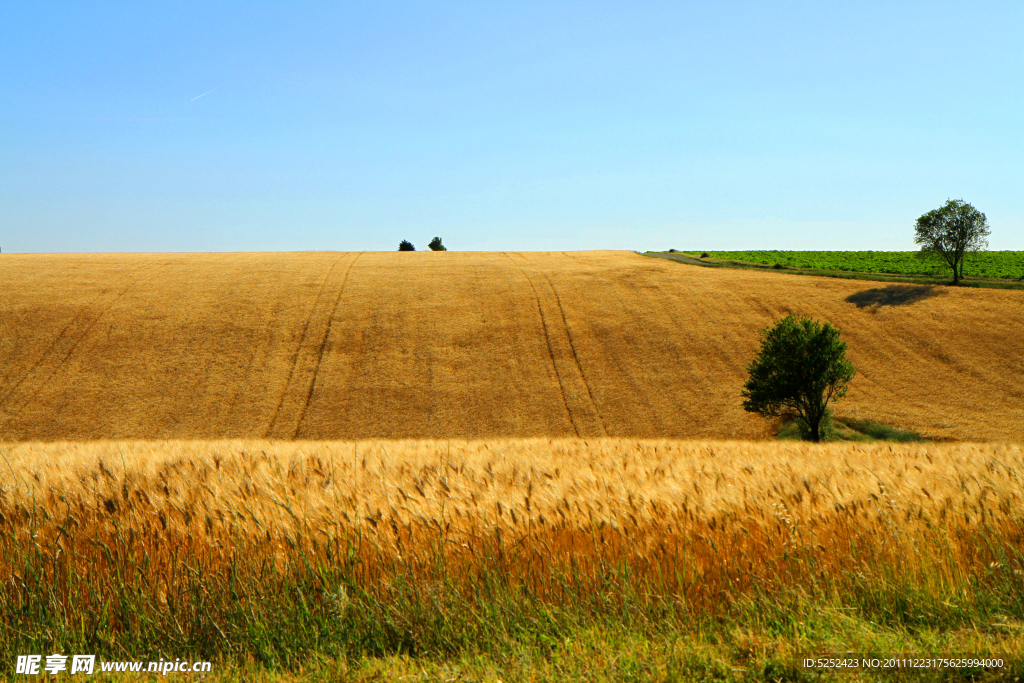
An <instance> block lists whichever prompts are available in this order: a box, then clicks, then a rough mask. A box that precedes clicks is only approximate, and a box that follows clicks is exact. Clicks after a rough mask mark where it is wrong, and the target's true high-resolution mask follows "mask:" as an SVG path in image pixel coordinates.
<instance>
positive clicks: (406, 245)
mask: <svg viewBox="0 0 1024 683" xmlns="http://www.w3.org/2000/svg"><path fill="white" fill-rule="evenodd" d="M398 251H416V247H414V246H413V245H412V242H410V241H409V240H402V241H401V242H399V243H398Z"/></svg>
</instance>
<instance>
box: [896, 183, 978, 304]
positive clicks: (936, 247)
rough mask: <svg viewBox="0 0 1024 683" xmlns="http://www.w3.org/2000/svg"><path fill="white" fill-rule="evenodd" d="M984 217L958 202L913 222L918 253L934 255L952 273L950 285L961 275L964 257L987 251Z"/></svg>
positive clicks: (965, 204)
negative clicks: (941, 259)
mask: <svg viewBox="0 0 1024 683" xmlns="http://www.w3.org/2000/svg"><path fill="white" fill-rule="evenodd" d="M988 235H989V227H988V221H987V220H986V219H985V214H983V213H982V212H980V211H978V210H977V209H975V208H974V207H973V206H971V205H970V204H968V203H966V202H965V201H963V200H962V199H950V200H949V201H947V202H946V203H945V204H944V205H943V206H942V207H940V208H938V209H935V210H933V211H929V212H928V213H926V214H924V215H923V216H921V217H920V218H918V219H917V224H916V225H915V235H914V242H916V243H917V244H920V245H921V251H923V252H928V253H932V254H938V255H939V256H941V257H942V258H943V260H944V261H945V262H946V263H947V264H948V265H949V266H950V267H951V268H952V269H953V284H954V285H955V284H959V282H960V278H961V277H963V274H964V270H963V268H964V262H963V258H964V254H965V253H967V252H969V251H971V252H977V251H981V250H983V249H987V248H988V240H986V239H985V238H986V237H988Z"/></svg>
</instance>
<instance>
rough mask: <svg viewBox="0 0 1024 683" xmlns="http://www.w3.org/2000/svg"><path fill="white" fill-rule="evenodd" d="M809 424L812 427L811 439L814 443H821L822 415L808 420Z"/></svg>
mask: <svg viewBox="0 0 1024 683" xmlns="http://www.w3.org/2000/svg"><path fill="white" fill-rule="evenodd" d="M807 426H809V427H810V428H811V441H813V442H814V443H821V432H820V431H819V428H820V427H821V417H820V416H815V417H813V418H811V419H809V420H808V421H807Z"/></svg>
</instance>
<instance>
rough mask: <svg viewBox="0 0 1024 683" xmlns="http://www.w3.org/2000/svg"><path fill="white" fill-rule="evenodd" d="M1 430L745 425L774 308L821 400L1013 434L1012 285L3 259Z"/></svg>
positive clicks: (491, 257) (205, 433)
mask: <svg viewBox="0 0 1024 683" xmlns="http://www.w3.org/2000/svg"><path fill="white" fill-rule="evenodd" d="M0 263H2V265H3V267H2V269H0V358H2V359H3V361H4V362H3V364H2V365H0V438H2V439H4V440H7V441H30V440H40V441H55V440H92V439H222V438H270V439H289V440H290V439H310V440H328V439H372V438H427V439H437V438H469V439H481V438H504V437H563V436H582V437H586V438H590V437H601V436H613V437H631V438H695V439H761V438H767V437H769V436H770V435H771V429H772V427H773V426H772V425H770V424H769V423H768V422H767V421H765V420H763V419H761V418H759V417H757V416H754V415H751V414H748V413H745V412H744V411H743V409H742V406H741V399H740V396H739V393H740V390H741V388H742V385H743V382H744V380H745V379H746V371H745V366H746V365H747V363H749V362H750V360H751V359H752V357H753V354H754V352H755V350H756V348H757V346H758V340H759V332H760V330H761V329H762V328H763V327H765V326H766V325H768V324H770V323H772V322H773V321H774V320H777V319H778V318H780V317H782V316H784V315H786V314H787V313H789V312H802V313H807V314H809V315H812V316H814V317H817V318H821V319H827V320H830V321H831V322H832V323H833V324H835V325H836V326H838V327H839V328H840V329H841V330H842V335H843V339H844V340H845V341H847V343H848V344H849V357H850V359H851V360H852V362H853V363H854V365H855V367H856V368H857V371H858V374H857V376H856V377H855V379H854V380H853V382H852V383H851V386H850V392H849V395H848V397H847V399H845V400H844V401H843V402H841V403H839V404H838V406H837V413H838V414H839V415H846V416H851V417H858V418H862V419H872V420H877V421H880V422H884V423H887V424H892V425H894V426H899V427H905V428H909V429H913V430H916V431H918V432H921V433H923V434H925V435H926V436H930V437H935V438H947V439H956V440H978V441H993V440H1013V441H1021V440H1024V338H1022V335H1021V322H1022V321H1024V292H1020V291H999V290H978V289H970V290H961V289H954V288H946V287H934V288H927V287H914V286H908V285H885V284H884V283H871V282H862V281H847V280H833V279H824V278H809V277H800V276H789V275H784V274H777V273H771V274H765V273H759V272H752V271H741V270H727V269H704V268H695V267H689V266H685V265H680V264H676V263H671V262H668V261H665V260H661V259H653V258H647V257H644V256H640V255H638V254H635V253H632V252H565V253H468V252H461V253H460V252H413V253H408V252H407V253H398V252H394V253H338V252H315V253H265V254H264V253H252V254H130V255H126V254H84V255H8V254H4V255H3V256H2V261H0Z"/></svg>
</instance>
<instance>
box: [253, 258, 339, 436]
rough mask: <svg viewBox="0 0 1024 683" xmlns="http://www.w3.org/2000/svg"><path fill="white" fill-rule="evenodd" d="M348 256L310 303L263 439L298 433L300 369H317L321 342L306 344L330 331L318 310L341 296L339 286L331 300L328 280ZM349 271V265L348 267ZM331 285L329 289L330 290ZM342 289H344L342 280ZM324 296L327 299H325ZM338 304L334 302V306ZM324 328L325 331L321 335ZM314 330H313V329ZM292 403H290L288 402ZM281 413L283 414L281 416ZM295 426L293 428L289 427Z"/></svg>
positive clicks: (301, 392)
mask: <svg viewBox="0 0 1024 683" xmlns="http://www.w3.org/2000/svg"><path fill="white" fill-rule="evenodd" d="M348 255H349V254H342V255H341V256H340V257H338V260H337V261H335V262H334V263H332V264H331V267H330V269H328V271H327V275H326V276H325V277H324V281H323V282H322V283H321V284H320V290H319V291H318V292H317V295H316V298H315V299H314V300H313V306H312V308H310V310H309V316H308V317H307V318H306V324H305V325H304V326H303V328H302V337H301V338H300V339H299V345H298V346H297V347H296V348H295V354H294V356H293V357H292V363H291V368H290V369H289V371H288V380H287V381H286V382H285V386H284V391H282V392H281V399H280V400H279V401H278V403H277V407H276V408H274V412H273V414H272V415H271V416H270V423H269V425H268V426H267V429H266V432H265V433H264V436H265V437H266V438H277V439H287V438H294V435H295V434H296V433H297V431H298V419H299V418H298V417H297V415H298V414H299V413H297V412H296V409H298V410H299V411H302V412H304V409H303V408H297V407H298V405H299V403H300V402H301V401H302V399H303V398H305V396H306V394H307V393H308V390H307V389H305V382H304V381H303V380H301V379H300V378H301V377H302V376H303V374H305V373H304V372H303V368H302V367H301V366H304V365H305V366H310V365H312V366H313V368H314V369H313V372H315V371H316V368H317V367H318V366H319V360H317V361H312V360H311V359H312V357H313V355H314V354H315V353H317V350H316V349H319V348H321V347H322V345H323V343H324V342H323V341H321V342H320V343H319V344H317V345H316V347H314V346H313V345H312V344H310V343H307V339H321V340H324V339H325V338H326V337H325V335H326V333H327V331H329V328H330V314H328V316H327V318H326V319H324V316H323V315H320V316H318V315H317V310H318V309H321V308H323V306H322V305H321V301H330V300H331V299H332V298H335V299H336V298H337V297H340V296H341V291H340V286H339V291H338V294H337V297H335V296H332V294H333V288H334V284H333V283H332V282H331V277H332V276H333V275H334V274H335V272H336V269H337V267H338V264H339V263H341V262H342V261H343V260H344V259H345V257H346V256H348ZM357 258H359V254H356V255H355V257H354V258H353V259H352V263H355V260H356V259H357ZM349 269H351V264H349ZM347 277H348V269H346V271H345V278H347ZM329 284H330V287H329ZM341 285H342V286H343V285H344V280H343V281H342V283H341ZM325 292H326V293H327V296H326V297H325V296H324V295H325ZM336 305H337V302H335V306H336ZM332 310H333V309H332ZM321 327H323V328H325V330H324V331H323V332H321V331H320V328H321ZM314 328H315V329H314ZM289 399H292V400H289ZM282 411H283V414H282ZM293 424H294V425H295V426H294V427H292V425H293Z"/></svg>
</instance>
